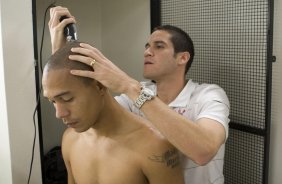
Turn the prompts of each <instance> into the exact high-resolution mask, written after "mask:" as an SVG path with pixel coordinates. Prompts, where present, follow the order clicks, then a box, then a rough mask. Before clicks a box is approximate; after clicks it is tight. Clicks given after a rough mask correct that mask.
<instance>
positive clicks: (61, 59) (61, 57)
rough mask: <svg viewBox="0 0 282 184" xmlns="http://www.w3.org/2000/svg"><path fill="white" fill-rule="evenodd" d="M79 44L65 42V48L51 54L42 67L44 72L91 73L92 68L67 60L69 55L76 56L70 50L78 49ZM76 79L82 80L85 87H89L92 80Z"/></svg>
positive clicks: (76, 42)
mask: <svg viewBox="0 0 282 184" xmlns="http://www.w3.org/2000/svg"><path fill="white" fill-rule="evenodd" d="M80 43H81V42H78V41H71V42H67V44H66V45H65V46H63V47H62V48H60V49H59V50H58V51H56V52H55V53H54V54H52V55H51V56H50V57H49V59H48V60H47V63H46V65H45V67H44V71H46V72H48V71H50V70H58V69H69V70H87V71H93V68H92V67H91V66H89V65H86V64H84V63H81V62H78V61H73V60H70V59H69V55H71V54H77V53H73V52H72V51H71V49H72V48H73V47H80ZM76 77H78V78H79V79H80V80H82V81H83V82H84V83H85V84H86V85H89V84H90V83H91V82H92V81H93V79H90V78H87V77H79V76H76Z"/></svg>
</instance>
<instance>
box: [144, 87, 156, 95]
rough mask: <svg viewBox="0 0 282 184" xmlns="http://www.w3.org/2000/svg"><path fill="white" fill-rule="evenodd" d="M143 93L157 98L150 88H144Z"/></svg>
mask: <svg viewBox="0 0 282 184" xmlns="http://www.w3.org/2000/svg"><path fill="white" fill-rule="evenodd" d="M143 91H144V93H146V94H147V95H149V96H155V94H154V92H153V91H152V90H150V89H148V88H144V89H143Z"/></svg>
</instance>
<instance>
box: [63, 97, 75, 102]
mask: <svg viewBox="0 0 282 184" xmlns="http://www.w3.org/2000/svg"><path fill="white" fill-rule="evenodd" d="M62 100H63V101H64V102H71V101H72V100H73V98H62Z"/></svg>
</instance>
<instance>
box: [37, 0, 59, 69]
mask: <svg viewBox="0 0 282 184" xmlns="http://www.w3.org/2000/svg"><path fill="white" fill-rule="evenodd" d="M55 3H56V2H54V3H52V4H50V5H49V6H48V7H47V8H46V10H45V13H44V22H43V29H42V37H41V45H40V53H39V62H40V70H41V74H42V73H43V67H42V66H43V64H42V49H43V42H44V34H45V23H46V15H47V12H48V10H49V9H50V8H52V7H55Z"/></svg>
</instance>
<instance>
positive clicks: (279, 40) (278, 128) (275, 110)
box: [269, 0, 282, 184]
mask: <svg viewBox="0 0 282 184" xmlns="http://www.w3.org/2000/svg"><path fill="white" fill-rule="evenodd" d="M281 19H282V1H281V0H274V33H273V34H274V37H273V55H275V56H276V59H277V60H276V62H275V63H273V75H272V122H271V123H272V124H271V132H270V134H271V138H270V142H271V144H270V166H269V184H281V182H282V174H281V170H282V157H281V152H282V143H281V140H282V113H281V107H282V52H281V51H282V34H281V33H282V22H281Z"/></svg>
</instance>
